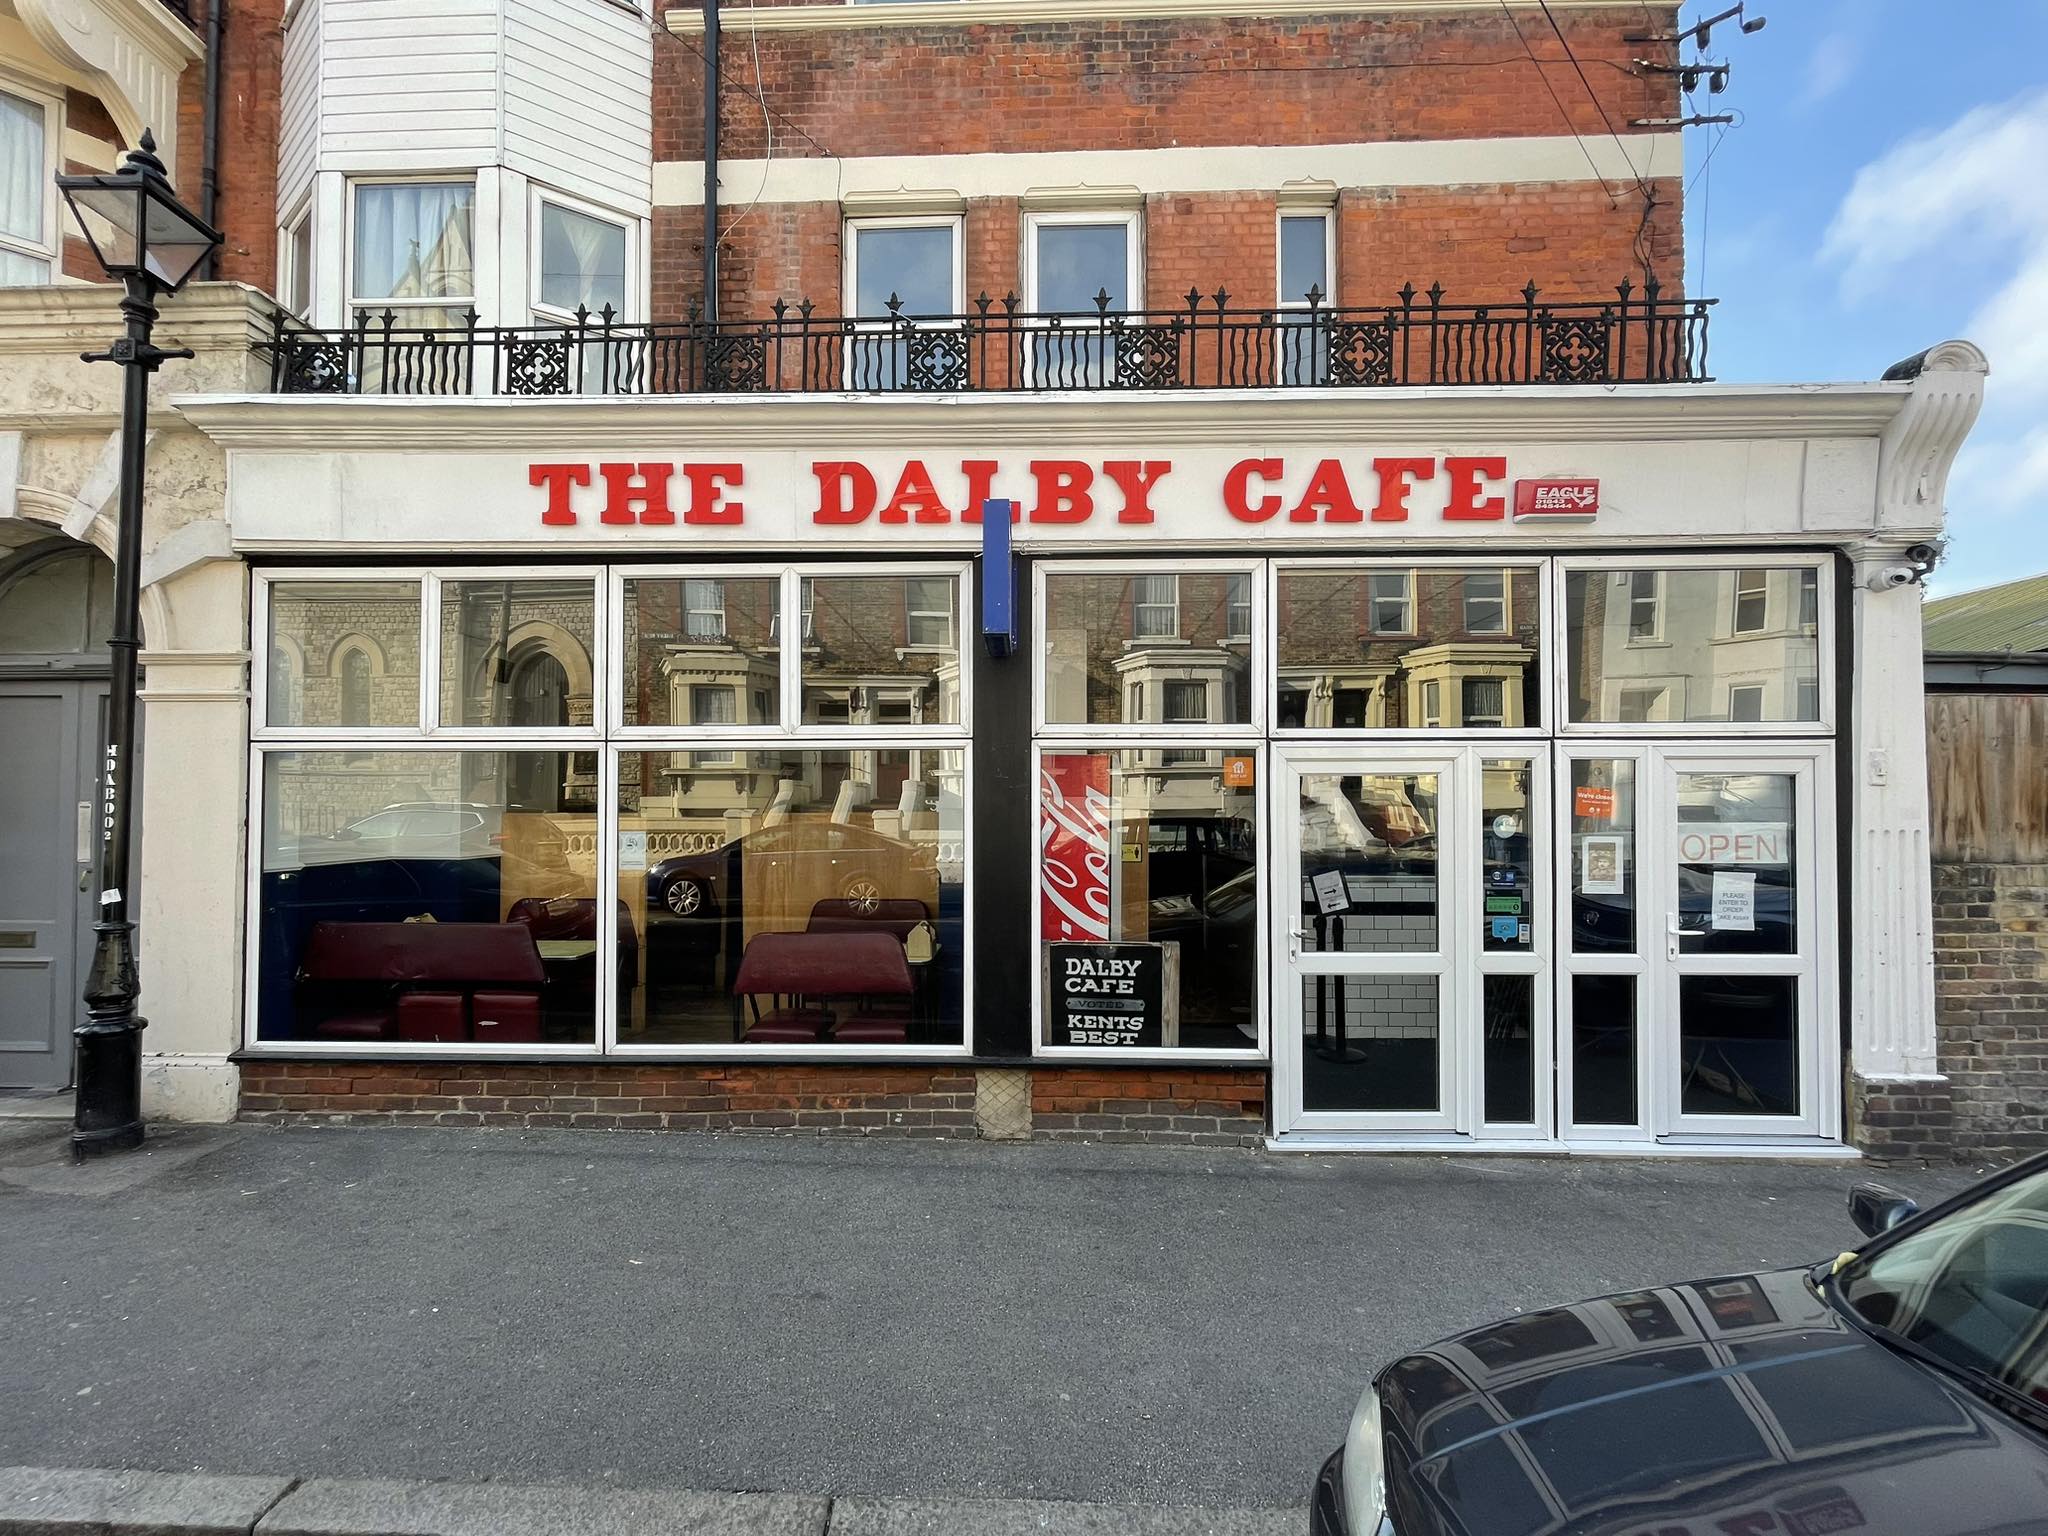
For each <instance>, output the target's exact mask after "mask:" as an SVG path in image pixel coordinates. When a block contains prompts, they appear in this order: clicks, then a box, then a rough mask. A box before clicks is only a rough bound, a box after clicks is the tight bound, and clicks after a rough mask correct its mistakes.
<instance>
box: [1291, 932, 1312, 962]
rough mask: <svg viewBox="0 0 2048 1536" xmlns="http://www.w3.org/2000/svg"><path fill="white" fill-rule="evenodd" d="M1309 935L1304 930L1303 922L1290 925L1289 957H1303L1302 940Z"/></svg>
mask: <svg viewBox="0 0 2048 1536" xmlns="http://www.w3.org/2000/svg"><path fill="white" fill-rule="evenodd" d="M1307 937H1308V935H1307V934H1306V933H1304V932H1302V928H1301V924H1299V923H1294V924H1292V925H1290V926H1289V928H1288V930H1287V958H1288V959H1290V960H1299V959H1300V958H1301V941H1302V940H1303V939H1305V938H1307Z"/></svg>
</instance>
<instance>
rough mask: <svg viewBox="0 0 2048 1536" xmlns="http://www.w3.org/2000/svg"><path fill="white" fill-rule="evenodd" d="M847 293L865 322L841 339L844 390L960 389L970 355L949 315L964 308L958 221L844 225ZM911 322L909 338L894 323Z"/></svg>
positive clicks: (909, 220) (868, 221)
mask: <svg viewBox="0 0 2048 1536" xmlns="http://www.w3.org/2000/svg"><path fill="white" fill-rule="evenodd" d="M846 269H847V270H846V291H847V293H848V294H850V295H851V296H852V300H853V308H852V314H853V316H854V317H855V318H856V319H857V320H859V321H861V322H863V323H862V324H860V325H858V326H857V327H856V328H855V330H854V332H853V334H851V335H849V336H848V337H847V338H846V360H845V373H846V387H847V388H848V389H959V388H964V387H965V386H966V383H967V374H966V367H967V355H966V349H965V347H964V345H963V344H961V342H960V340H959V338H958V335H957V325H956V323H955V322H954V319H953V317H955V316H957V315H958V314H960V312H961V311H962V310H963V309H964V308H965V307H966V299H965V292H964V290H965V284H966V279H965V276H964V274H963V270H962V266H961V255H960V220H959V219H958V218H938V219H933V218H871V219H849V220H847V221H846ZM894 316H901V317H902V318H903V319H905V320H907V321H911V322H914V323H915V329H916V331H917V332H918V334H917V336H916V337H915V338H914V339H913V338H911V337H906V336H901V335H898V334H896V333H895V330H894V328H893V326H892V325H891V323H890V322H891V320H892V317H894Z"/></svg>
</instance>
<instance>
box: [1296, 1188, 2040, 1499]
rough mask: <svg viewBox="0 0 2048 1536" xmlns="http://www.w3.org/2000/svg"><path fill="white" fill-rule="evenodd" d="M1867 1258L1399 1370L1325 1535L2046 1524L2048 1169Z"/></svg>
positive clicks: (1341, 1481) (1583, 1312)
mask: <svg viewBox="0 0 2048 1536" xmlns="http://www.w3.org/2000/svg"><path fill="white" fill-rule="evenodd" d="M1849 1208H1850V1214H1851V1216H1852V1218H1853V1219H1854V1220H1855V1222H1856V1225H1857V1226H1858V1227H1859V1228H1860V1229H1861V1230H1862V1231H1863V1233H1864V1234H1865V1235H1866V1236H1867V1237H1869V1238H1871V1239H1872V1241H1870V1242H1868V1243H1866V1244H1865V1246H1864V1247H1863V1248H1862V1249H1861V1250H1859V1251H1857V1252H1855V1253H1845V1254H1843V1255H1841V1256H1840V1257H1839V1258H1836V1259H1832V1260H1828V1261H1825V1262H1823V1263H1820V1264H1817V1265H1815V1266H1813V1267H1812V1268H1810V1269H1788V1270H1779V1271H1775V1272H1768V1273H1763V1274H1752V1275H1734V1276H1726V1277H1721V1278H1716V1279H1708V1280H1695V1281H1691V1282H1689V1283H1687V1284H1683V1285H1671V1286H1658V1287H1656V1288H1654V1289H1649V1290H1641V1291H1630V1292H1625V1293H1623V1294H1620V1295H1614V1296H1603V1297H1597V1298H1595V1299H1593V1300H1591V1301H1582V1302H1578V1303H1575V1304H1574V1305H1572V1306H1568V1307H1555V1308H1550V1309H1547V1310H1545V1311H1540V1312H1532V1313H1527V1314H1524V1315H1521V1316H1518V1317H1514V1318H1509V1319H1506V1320H1504V1321H1501V1322H1498V1323H1492V1324H1489V1325H1487V1326H1486V1327H1484V1328H1477V1329H1474V1330H1472V1331H1471V1332H1469V1333H1461V1334H1458V1335H1455V1336H1454V1337H1452V1338H1448V1339H1445V1340H1443V1341H1441V1342H1440V1343H1437V1344H1433V1345H1431V1346H1430V1347H1429V1348H1427V1349H1425V1350H1422V1351H1420V1352H1419V1353H1416V1354H1412V1355H1408V1356H1405V1357H1404V1358H1402V1359H1400V1360H1397V1361H1395V1362H1394V1363H1393V1364H1392V1365H1390V1366H1388V1367H1387V1368H1386V1369H1385V1370H1383V1371H1381V1372H1380V1373H1379V1375H1378V1376H1377V1377H1375V1378H1374V1380H1373V1383H1372V1385H1371V1386H1369V1387H1368V1388H1367V1389H1366V1391H1365V1394H1364V1396H1363V1397H1362V1398H1360V1400H1359V1404H1358V1408H1357V1411H1356V1412H1355V1413H1354V1414H1353V1415H1352V1419H1351V1425H1350V1429H1349V1431H1348V1433H1347V1434H1346V1436H1345V1439H1344V1444H1343V1445H1342V1447H1340V1448H1339V1450H1338V1451H1337V1452H1336V1453H1335V1454H1333V1455H1332V1456H1331V1457H1330V1458H1329V1460H1328V1461H1327V1462H1326V1463H1324V1466H1323V1470H1322V1473H1321V1475H1320V1477H1319V1478H1318V1479H1317V1483H1316V1488H1315V1496H1314V1503H1313V1505H1312V1508H1311V1513H1310V1519H1309V1528H1310V1531H1311V1533H1312V1536H1535V1533H1538V1532H1542V1533H1544V1536H1719V1533H1722V1532H1742V1533H1751V1532H1754V1533H1759V1536H1761V1533H1766V1532H1769V1533H1791V1536H1809V1533H1820V1532H1837V1531H1854V1532H1860V1533H1869V1536H1993V1533H1997V1536H2018V1533H2022V1532H2026V1533H2040V1532H2044V1531H2048V1156H2042V1157H2036V1158H2034V1159H2032V1160H2030V1161H2028V1162H2025V1163H2022V1164H2019V1165H2018V1166H2016V1167H2014V1168H2010V1169H2008V1170H2006V1171H2005V1172H2003V1173H2001V1174H1998V1175H1996V1176H1994V1177H1992V1178H1990V1179H1987V1180H1985V1181H1984V1182H1983V1183H1980V1184H1978V1185H1976V1186H1975V1187H1973V1188H1971V1189H1969V1190H1966V1191H1965V1192H1964V1193H1962V1194H1961V1195H1958V1196H1957V1197H1955V1198H1954V1199H1953V1200H1949V1201H1947V1202H1945V1203H1943V1204H1942V1205H1939V1206H1937V1207H1935V1208H1934V1209H1933V1210H1931V1211H1928V1212H1926V1213H1925V1214H1924V1215H1923V1214H1919V1213H1917V1212H1916V1210H1915V1208H1914V1206H1913V1203H1912V1202H1911V1201H1910V1200H1906V1199H1905V1198H1904V1197H1902V1196H1899V1195H1895V1194H1893V1193H1892V1192H1890V1191H1889V1190H1886V1189H1883V1188H1882V1187H1880V1186H1877V1185H1859V1186H1858V1187H1857V1189H1856V1190H1855V1191H1854V1192H1853V1193H1852V1194H1851V1196H1850V1201H1849Z"/></svg>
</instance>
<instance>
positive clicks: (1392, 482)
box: [1372, 459, 1436, 523]
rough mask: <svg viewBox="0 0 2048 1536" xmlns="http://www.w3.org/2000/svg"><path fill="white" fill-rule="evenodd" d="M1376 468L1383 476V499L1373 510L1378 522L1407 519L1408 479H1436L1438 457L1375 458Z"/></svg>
mask: <svg viewBox="0 0 2048 1536" xmlns="http://www.w3.org/2000/svg"><path fill="white" fill-rule="evenodd" d="M1372 468H1373V473H1374V474H1376V475H1378V476H1379V477H1380V499H1379V503H1378V504H1377V505H1376V506H1375V507H1374V508H1373V509H1372V520H1373V521H1374V522H1376V523H1405V522H1407V521H1408V489H1409V486H1408V482H1409V481H1411V480H1434V479H1435V478H1436V460H1435V459H1374V460H1373V461H1372Z"/></svg>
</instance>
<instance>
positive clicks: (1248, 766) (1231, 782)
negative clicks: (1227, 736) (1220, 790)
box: [1223, 756, 1258, 789]
mask: <svg viewBox="0 0 2048 1536" xmlns="http://www.w3.org/2000/svg"><path fill="white" fill-rule="evenodd" d="M1257 762H1258V759H1257V758H1255V757H1249V756H1247V757H1226V758H1224V759H1223V787H1224V788H1225V789H1250V788H1251V787H1252V785H1253V784H1255V783H1257V782H1258V770H1257V768H1256V766H1255V765H1256V764H1257Z"/></svg>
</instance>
